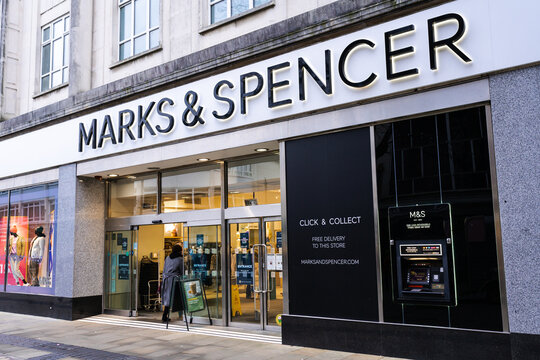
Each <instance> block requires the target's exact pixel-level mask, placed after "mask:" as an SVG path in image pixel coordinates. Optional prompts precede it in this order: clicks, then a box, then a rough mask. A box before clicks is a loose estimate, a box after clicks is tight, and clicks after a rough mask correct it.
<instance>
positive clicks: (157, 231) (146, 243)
mask: <svg viewBox="0 0 540 360" xmlns="http://www.w3.org/2000/svg"><path fill="white" fill-rule="evenodd" d="M164 231H165V230H164V225H163V224H159V225H145V226H139V245H138V247H139V248H138V251H137V258H138V261H139V262H140V261H141V259H142V258H143V256H148V257H149V258H150V253H152V252H155V253H158V255H160V256H159V260H160V261H159V269H160V271H162V269H163V259H162V258H163V255H162V253H163V246H164V240H163V238H164ZM152 260H153V261H156V260H155V259H152Z"/></svg>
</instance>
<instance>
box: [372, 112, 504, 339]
mask: <svg viewBox="0 0 540 360" xmlns="http://www.w3.org/2000/svg"><path fill="white" fill-rule="evenodd" d="M375 149H376V150H375V151H376V161H377V165H376V169H377V190H378V206H379V224H380V226H379V233H380V249H381V261H382V265H383V266H382V274H383V293H384V298H383V301H384V317H385V321H387V322H398V323H401V322H405V323H408V324H421V325H434V326H451V327H458V328H469V329H471V328H472V329H485V330H494V331H501V330H502V320H501V319H502V317H501V302H500V291H499V274H498V265H497V248H496V239H495V227H494V212H493V200H492V199H493V193H492V188H491V178H490V170H489V169H490V163H489V147H488V135H487V125H486V113H485V110H484V108H483V107H479V108H472V109H466V110H461V111H455V112H449V113H443V114H439V115H433V116H428V117H422V118H416V119H410V120H404V121H399V122H394V123H388V124H382V125H377V126H375ZM437 203H448V204H450V208H451V222H452V232H453V247H454V258H455V272H456V288H457V306H451V307H446V306H420V305H405V306H401V304H399V303H396V302H394V301H393V298H392V284H391V283H392V274H391V271H390V269H391V266H390V261H391V259H390V257H391V255H390V245H389V244H390V239H389V234H388V208H389V207H395V206H398V207H399V206H407V205H416V204H419V205H425V204H437Z"/></svg>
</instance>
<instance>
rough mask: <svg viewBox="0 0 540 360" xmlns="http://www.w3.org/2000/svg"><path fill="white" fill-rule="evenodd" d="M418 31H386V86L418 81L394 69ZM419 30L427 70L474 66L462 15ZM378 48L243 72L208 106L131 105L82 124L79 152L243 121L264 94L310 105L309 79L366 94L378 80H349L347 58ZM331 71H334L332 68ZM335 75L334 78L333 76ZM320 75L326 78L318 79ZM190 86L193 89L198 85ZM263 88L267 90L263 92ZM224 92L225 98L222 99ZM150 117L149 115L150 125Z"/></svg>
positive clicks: (363, 42) (194, 95) (179, 101)
mask: <svg viewBox="0 0 540 360" xmlns="http://www.w3.org/2000/svg"><path fill="white" fill-rule="evenodd" d="M446 23H454V25H456V24H457V26H454V28H455V31H454V33H452V34H450V35H448V34H447V36H444V37H442V36H440V34H438V33H437V28H438V26H440V25H442V24H446ZM418 26H420V25H419V24H418V25H417V24H408V25H406V26H401V27H399V28H395V29H392V30H390V31H386V32H384V37H383V38H384V58H383V59H378V62H379V63H380V62H382V63H384V64H385V65H386V69H385V75H386V76H385V77H386V79H385V81H389V82H392V81H407V79H412V78H414V77H418V76H420V71H419V68H418V66H410V67H409V68H408V69H402V70H400V71H397V70H395V68H396V62H399V61H400V59H402V58H404V57H407V56H414V55H415V52H416V49H415V46H414V45H419V44H411V43H409V44H408V46H404V45H401V46H396V45H395V43H394V40H395V39H398V38H401V37H407V36H409V35H412V34H413V33H414V32H415V31H416V29H417V27H418ZM421 26H426V27H427V29H423V30H427V31H422V33H426V32H427V39H423V40H425V42H424V43H425V44H427V45H428V48H429V52H428V53H429V64H430V71H432V72H434V71H437V70H438V68H439V64H438V61H437V57H438V54H437V53H438V52H439V51H448V52H450V53H451V54H453V55H454V56H455V57H457V58H458V59H460V60H461V61H462V62H463V63H464V64H465V63H469V62H471V61H472V59H471V58H470V57H469V56H468V55H467V54H466V53H465V52H464V51H463V50H462V49H461V48H460V46H459V45H458V43H459V42H460V41H461V40H462V39H463V37H464V36H465V33H466V23H465V20H464V18H463V16H462V15H460V14H457V13H446V14H443V15H441V16H437V17H434V18H429V19H428V20H427V22H426V23H424V24H422V25H421ZM376 46H378V44H376V42H375V40H373V39H369V38H367V37H366V38H358V39H356V40H354V41H352V42H349V43H348V45H347V46H346V47H345V48H344V49H343V50H342V51H340V52H339V53H335V52H333V51H332V50H330V49H327V50H324V53H322V52H321V53H320V56H321V57H324V62H322V61H320V62H319V63H321V64H324V68H315V67H314V66H312V65H311V64H310V61H309V59H308V58H307V57H306V56H298V57H297V58H296V59H294V60H291V61H294V62H295V65H296V66H294V68H295V70H297V72H296V74H294V73H293V71H291V68H292V66H291V61H282V62H279V63H275V64H272V65H269V66H267V67H266V69H265V71H247V72H242V73H241V74H240V75H239V77H238V78H236V79H233V78H225V79H221V80H219V81H217V82H215V83H214V84H213V96H212V99H211V101H212V102H209V103H203V101H200V95H199V94H200V93H201V91H202V90H201V89H197V88H195V87H190V88H187V89H186V90H185V92H184V93H183V98H172V97H168V96H163V97H161V98H160V99H159V100H157V101H149V102H145V103H142V104H137V105H136V107H134V106H133V105H132V107H131V108H129V107H127V108H121V109H120V110H119V111H118V112H116V113H106V114H105V115H104V116H103V117H102V118H99V119H98V118H97V117H96V118H93V119H92V120H91V122H89V123H86V124H85V123H84V122H80V123H79V141H78V143H79V146H78V150H79V152H83V150H85V147H91V148H92V149H99V148H102V147H103V146H104V144H105V143H106V142H107V141H110V142H111V143H112V144H113V145H116V144H121V143H124V142H125V141H136V140H137V139H143V137H144V136H145V134H147V135H150V136H153V137H154V136H158V135H167V134H170V133H171V132H172V130H173V129H174V128H175V126H176V125H177V123H179V122H181V123H182V125H183V126H185V127H187V128H195V127H197V126H199V125H203V126H204V125H205V124H206V123H207V122H208V121H221V122H226V121H227V120H229V119H231V117H233V116H234V115H235V113H236V111H237V109H238V108H239V109H240V114H242V115H245V116H247V115H248V102H249V101H250V99H255V98H257V97H259V96H261V95H263V94H264V93H266V100H267V101H266V108H267V109H269V110H273V109H279V108H282V107H285V106H290V105H291V104H292V103H293V100H294V101H299V102H307V101H309V99H308V97H307V91H306V86H307V83H308V78H310V79H311V80H309V82H310V83H315V84H316V86H315V88H318V91H321V92H322V93H324V94H326V95H327V96H332V95H333V94H334V89H335V86H334V79H335V78H336V79H337V80H338V81H339V82H341V84H344V85H346V86H347V87H349V88H352V89H356V90H362V89H368V88H369V87H370V86H371V85H373V84H374V82H375V81H377V79H378V78H379V77H380V76H379V75H377V73H376V72H375V71H373V72H371V73H370V74H368V75H367V76H365V78H361V79H358V78H353V76H352V75H351V73H354V71H352V67H358V66H359V67H363V66H364V62H362V61H361V58H360V62H359V60H358V58H357V57H355V61H354V62H353V61H351V59H352V57H353V55H354V53H355V52H356V51H358V50H368V51H362V56H363V57H364V56H365V57H370V56H373V54H370V53H369V50H373V49H375V47H376ZM300 54H301V53H300ZM335 60H337V62H336V61H335ZM372 61H373V60H371V62H372ZM334 64H335V65H334ZM333 66H335V68H334V69H333V68H332V67H333ZM287 70H289V75H292V76H290V77H289V78H286V79H283V78H282V79H281V80H279V81H277V80H276V77H277V76H278V73H280V72H283V71H287ZM336 70H337V76H336V75H334V74H335V73H336ZM368 72H369V71H368ZM321 73H322V74H324V75H323V76H321V75H319V74H321ZM225 75H227V73H225ZM294 75H296V76H294ZM293 79H294V80H293ZM293 81H297V84H296V86H295V88H296V89H297V92H296V94H293V93H292V91H286V90H287V89H289V88H290V87H291V85H292V82H293ZM194 85H197V83H195V84H194ZM199 85H200V84H199ZM237 87H239V89H240V90H239V92H238V94H236V96H231V95H232V90H233V89H236V88H237ZM265 87H266V91H264V88H265ZM227 92H228V93H229V94H224V93H227ZM180 96H182V94H180ZM212 103H214V105H212ZM216 103H219V104H220V105H219V108H220V109H219V111H218V109H217V106H216V105H215V104H216ZM212 106H214V107H215V108H216V109H211V111H210V115H208V112H206V113H205V114H204V115H203V111H204V110H205V109H206V107H212ZM151 116H153V120H152V119H151Z"/></svg>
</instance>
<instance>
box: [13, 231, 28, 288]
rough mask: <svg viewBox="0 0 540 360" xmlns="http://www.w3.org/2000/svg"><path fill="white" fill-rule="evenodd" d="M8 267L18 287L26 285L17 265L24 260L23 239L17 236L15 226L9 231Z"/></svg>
mask: <svg viewBox="0 0 540 360" xmlns="http://www.w3.org/2000/svg"><path fill="white" fill-rule="evenodd" d="M9 234H10V235H9V265H10V266H11V273H12V274H13V277H14V278H15V282H16V283H17V284H18V285H26V284H27V282H26V280H25V278H24V276H23V274H22V273H21V269H20V268H19V264H20V263H21V260H22V259H23V258H24V239H23V238H22V237H21V236H19V235H18V234H17V225H13V226H12V227H11V229H9Z"/></svg>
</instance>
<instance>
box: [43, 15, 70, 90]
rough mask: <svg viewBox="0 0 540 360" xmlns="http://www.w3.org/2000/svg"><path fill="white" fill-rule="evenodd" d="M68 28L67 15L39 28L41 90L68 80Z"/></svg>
mask: <svg viewBox="0 0 540 360" xmlns="http://www.w3.org/2000/svg"><path fill="white" fill-rule="evenodd" d="M69 28H70V23H69V15H67V16H64V17H62V18H60V19H57V20H55V21H53V22H52V23H50V24H47V25H45V26H44V27H42V29H41V71H40V74H41V76H40V84H41V85H40V89H41V91H47V90H49V89H51V88H54V87H57V86H59V85H62V84H64V83H67V82H68V80H69V30H70V29H69Z"/></svg>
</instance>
